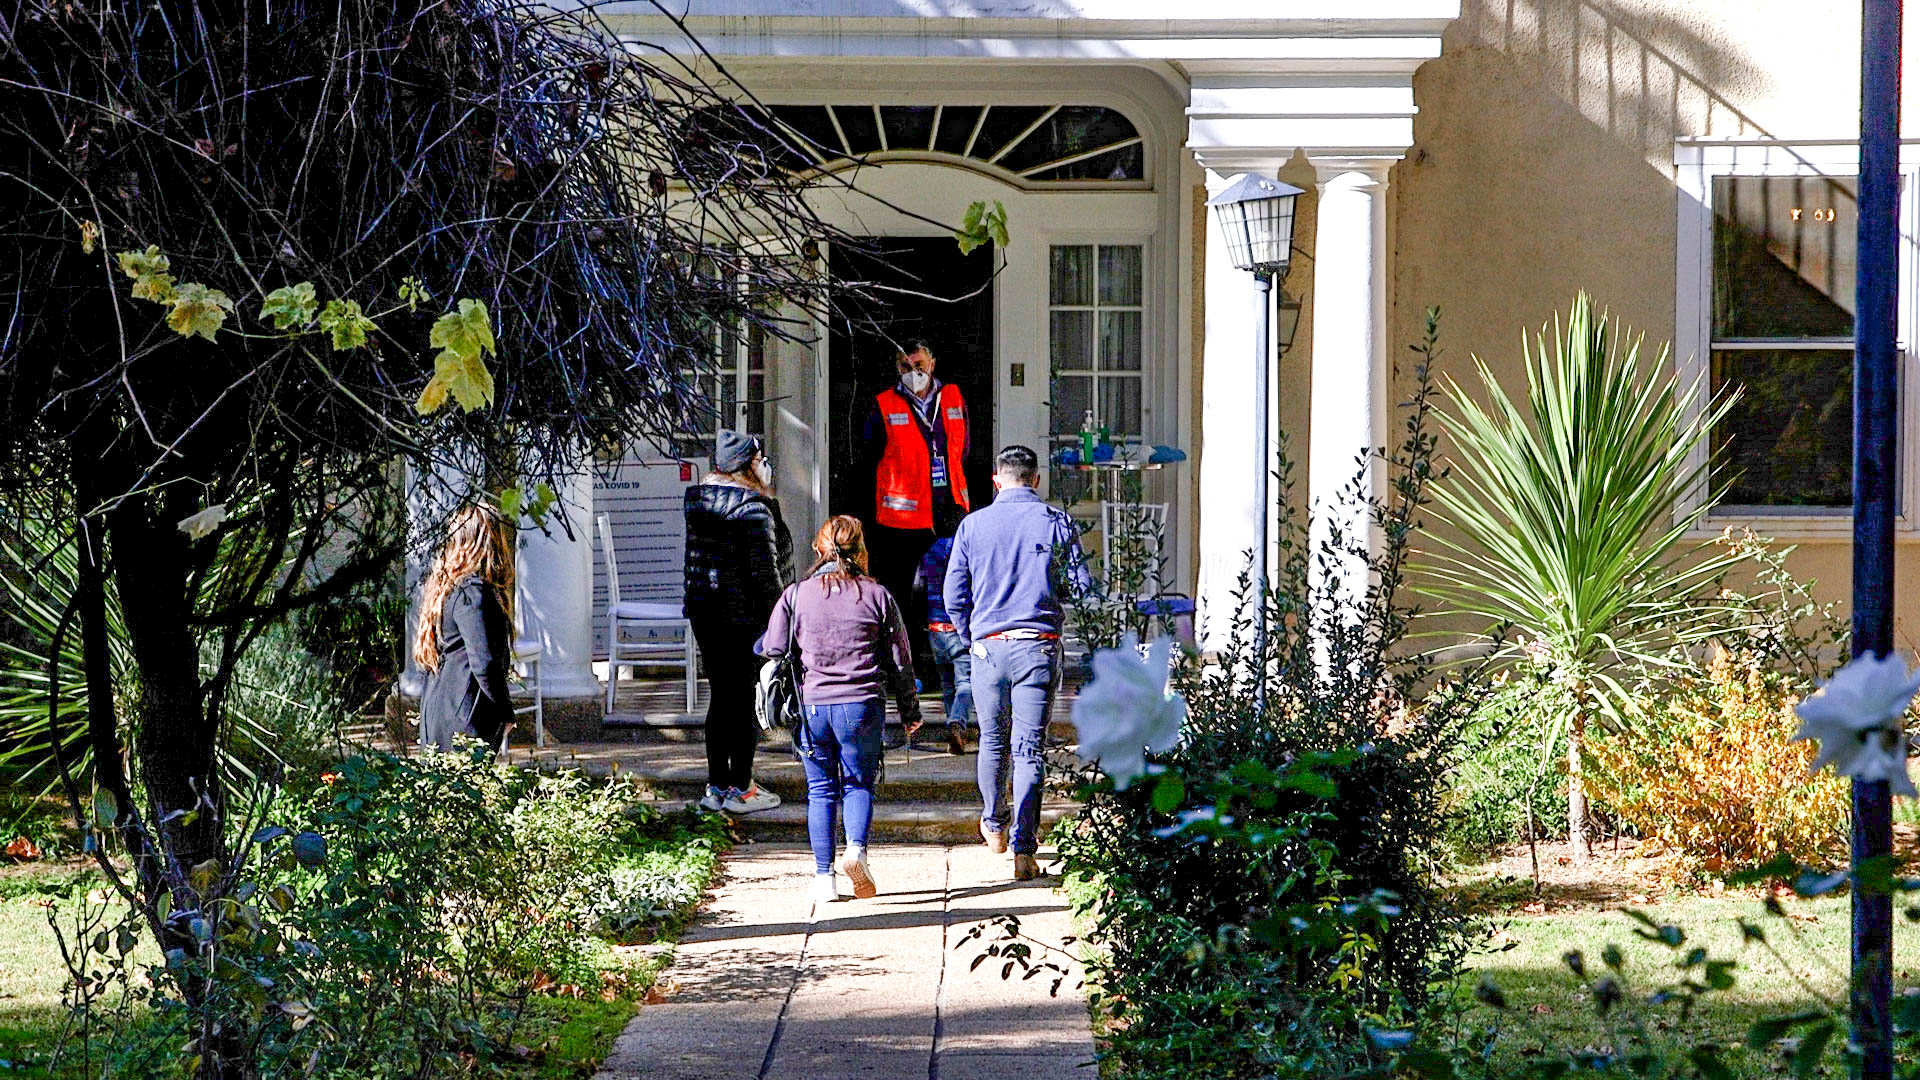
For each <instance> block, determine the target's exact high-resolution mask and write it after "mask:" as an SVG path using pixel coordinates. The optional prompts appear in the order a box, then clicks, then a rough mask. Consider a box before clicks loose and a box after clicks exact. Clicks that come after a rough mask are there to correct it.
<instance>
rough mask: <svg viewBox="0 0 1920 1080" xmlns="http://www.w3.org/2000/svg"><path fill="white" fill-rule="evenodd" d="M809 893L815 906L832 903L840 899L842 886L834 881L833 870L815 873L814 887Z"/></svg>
mask: <svg viewBox="0 0 1920 1080" xmlns="http://www.w3.org/2000/svg"><path fill="white" fill-rule="evenodd" d="M808 895H809V896H810V897H811V898H812V900H813V902H814V904H815V906H818V905H820V904H831V903H833V902H834V901H835V900H838V899H840V886H839V885H838V884H836V883H835V882H834V877H833V871H831V870H829V871H827V872H826V873H824V874H815V875H813V887H812V889H810V890H809V893H808Z"/></svg>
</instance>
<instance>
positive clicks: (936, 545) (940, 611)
mask: <svg viewBox="0 0 1920 1080" xmlns="http://www.w3.org/2000/svg"><path fill="white" fill-rule="evenodd" d="M952 557H953V537H951V536H943V537H941V538H939V539H938V540H935V541H934V542H933V546H932V547H930V548H928V549H927V553H926V555H925V556H924V557H922V558H921V560H920V582H921V584H922V585H923V586H925V588H926V590H927V623H928V625H929V626H931V625H932V624H933V623H950V622H952V621H953V620H952V619H950V618H948V617H947V602H946V600H945V599H943V598H942V597H943V595H944V594H943V592H942V590H943V589H944V588H945V587H946V583H947V561H948V560H949V559H951V558H952Z"/></svg>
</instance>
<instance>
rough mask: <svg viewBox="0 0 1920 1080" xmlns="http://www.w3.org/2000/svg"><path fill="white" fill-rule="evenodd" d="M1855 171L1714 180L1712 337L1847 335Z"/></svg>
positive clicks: (1849, 330)
mask: <svg viewBox="0 0 1920 1080" xmlns="http://www.w3.org/2000/svg"><path fill="white" fill-rule="evenodd" d="M1857 190H1858V184H1857V182H1856V181H1855V179H1854V178H1853V177H1850V176H1848V177H1837V176H1834V177H1830V176H1721V177H1716V178H1714V181H1713V336H1714V337H1715V338H1720V339H1725V338H1766V337H1788V338H1808V337H1851V336H1852V335H1853V276H1854V254H1855V251H1854V248H1855V243H1856V235H1855V230H1856V229H1857V227H1858V220H1857V217H1856V213H1855V211H1856V201H1857V200H1856V192H1857Z"/></svg>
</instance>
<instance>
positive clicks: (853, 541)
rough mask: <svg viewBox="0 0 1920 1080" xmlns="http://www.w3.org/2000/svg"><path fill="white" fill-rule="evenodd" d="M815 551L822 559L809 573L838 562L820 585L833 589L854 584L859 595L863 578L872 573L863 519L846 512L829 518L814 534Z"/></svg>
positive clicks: (821, 580) (815, 561) (817, 560)
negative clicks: (861, 525)
mask: <svg viewBox="0 0 1920 1080" xmlns="http://www.w3.org/2000/svg"><path fill="white" fill-rule="evenodd" d="M813 553H814V554H815V555H817V556H819V558H817V559H815V560H814V563H813V569H811V570H808V571H807V576H809V577H811V576H813V575H814V574H815V573H818V572H819V570H820V568H821V567H824V566H826V565H828V564H829V563H831V564H834V569H833V570H832V571H831V572H829V573H826V574H822V575H821V576H820V587H821V588H822V589H825V590H826V591H828V592H832V591H833V589H834V587H835V586H838V585H850V586H852V587H853V589H854V592H855V595H858V593H859V590H860V579H861V578H864V577H866V576H868V575H867V538H866V534H865V532H864V531H863V530H862V529H861V528H860V519H859V518H857V517H850V516H848V515H846V514H836V515H834V516H833V517H830V518H828V519H827V523H826V524H825V525H822V526H820V531H819V532H817V533H814V534H813Z"/></svg>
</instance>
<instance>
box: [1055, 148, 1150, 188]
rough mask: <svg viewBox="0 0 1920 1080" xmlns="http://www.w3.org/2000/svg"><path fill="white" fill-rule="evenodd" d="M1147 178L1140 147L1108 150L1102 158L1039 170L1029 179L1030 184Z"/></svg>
mask: <svg viewBox="0 0 1920 1080" xmlns="http://www.w3.org/2000/svg"><path fill="white" fill-rule="evenodd" d="M1146 176H1147V163H1146V154H1145V153H1143V152H1142V151H1141V148H1140V144H1139V143H1134V144H1133V145H1132V146H1123V147H1121V148H1120V149H1118V150H1109V151H1107V152H1106V153H1104V154H1095V155H1094V156H1092V157H1090V158H1083V159H1081V160H1079V161H1075V162H1072V163H1070V164H1066V165H1061V166H1059V167H1058V168H1053V169H1042V170H1041V171H1039V172H1037V173H1034V174H1033V175H1032V176H1031V177H1028V179H1031V180H1144V179H1146Z"/></svg>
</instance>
